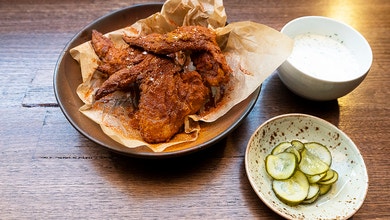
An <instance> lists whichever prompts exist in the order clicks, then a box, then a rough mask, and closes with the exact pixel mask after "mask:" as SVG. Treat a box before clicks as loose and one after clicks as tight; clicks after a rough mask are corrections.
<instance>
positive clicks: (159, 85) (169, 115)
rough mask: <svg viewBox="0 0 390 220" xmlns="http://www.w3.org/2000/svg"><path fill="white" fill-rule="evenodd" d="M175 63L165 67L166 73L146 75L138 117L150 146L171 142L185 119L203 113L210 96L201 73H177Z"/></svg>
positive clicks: (141, 129) (143, 136)
mask: <svg viewBox="0 0 390 220" xmlns="http://www.w3.org/2000/svg"><path fill="white" fill-rule="evenodd" d="M171 64H172V63H171ZM171 64H167V65H161V66H160V68H163V72H160V71H152V72H150V74H143V75H142V76H143V77H144V78H143V79H141V81H142V83H141V84H140V90H141V95H140V101H139V105H138V107H139V111H138V112H137V114H136V117H137V119H138V123H139V131H140V133H141V136H142V138H143V139H144V140H145V141H146V142H148V143H160V142H165V141H169V140H170V139H171V138H172V137H173V136H174V135H175V134H176V133H178V132H179V131H180V129H181V128H182V126H183V124H184V120H185V117H186V116H187V115H190V114H194V113H196V112H198V111H199V109H200V108H201V107H202V106H203V105H204V103H205V101H206V98H207V97H208V94H209V90H208V88H207V87H206V86H205V85H204V84H203V83H202V78H201V76H200V75H199V73H197V72H195V71H193V72H185V73H179V72H174V71H171V69H172V67H171Z"/></svg>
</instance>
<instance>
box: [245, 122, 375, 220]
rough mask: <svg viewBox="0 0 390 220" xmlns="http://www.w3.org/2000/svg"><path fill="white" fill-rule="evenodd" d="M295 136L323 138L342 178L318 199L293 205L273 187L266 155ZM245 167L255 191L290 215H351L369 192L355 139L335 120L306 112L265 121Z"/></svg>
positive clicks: (252, 140)
mask: <svg viewBox="0 0 390 220" xmlns="http://www.w3.org/2000/svg"><path fill="white" fill-rule="evenodd" d="M294 139H298V140H301V141H302V142H311V141H315V142H319V143H322V144H323V145H325V146H326V147H328V149H329V150H330V152H331V155H332V164H331V168H332V169H334V170H336V171H337V172H338V174H339V178H338V180H337V182H336V183H334V185H333V186H332V188H331V190H330V191H329V192H328V193H327V194H325V195H322V196H320V197H319V198H318V199H317V200H316V201H315V202H314V203H311V204H302V205H297V206H289V205H286V204H284V203H283V202H281V201H280V200H279V199H278V198H277V197H276V196H275V194H274V192H273V190H272V178H271V177H270V176H269V175H268V174H267V172H266V170H265V157H266V156H267V155H268V154H270V153H271V151H272V149H273V148H274V147H275V146H276V145H277V144H278V143H280V142H284V141H291V140H294ZM245 169H246V174H247V176H248V179H249V182H250V184H251V186H252V188H253V189H254V191H255V193H256V194H257V195H258V196H259V197H260V199H261V200H262V201H263V202H264V203H265V204H266V205H267V206H268V207H269V208H270V209H272V210H274V211H275V212H276V213H278V214H279V215H281V216H283V217H285V218H288V219H347V218H349V217H351V216H352V215H353V214H354V213H355V212H357V211H358V210H359V208H360V207H361V205H362V204H363V201H364V199H365V197H366V195H367V189H368V174H367V169H366V166H365V163H364V160H363V157H362V155H361V154H360V152H359V150H358V148H357V147H356V145H355V144H354V143H353V141H352V140H351V139H350V138H349V137H348V136H347V135H346V134H345V133H344V132H342V131H341V130H339V129H338V128H337V127H336V126H334V125H332V124H331V123H329V122H327V121H325V120H323V119H320V118H317V117H314V116H310V115H305V114H285V115H280V116H277V117H274V118H272V119H269V120H268V121H266V122H264V123H263V124H262V125H261V126H260V127H259V128H258V129H257V130H256V131H255V132H254V134H253V135H252V137H251V138H250V140H249V143H248V146H247V149H246V153H245Z"/></svg>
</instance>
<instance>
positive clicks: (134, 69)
mask: <svg viewBox="0 0 390 220" xmlns="http://www.w3.org/2000/svg"><path fill="white" fill-rule="evenodd" d="M154 58H155V56H154V55H151V54H149V55H148V56H146V57H145V58H144V59H143V60H142V61H141V62H140V63H138V64H136V65H133V66H129V67H125V68H123V69H120V70H119V71H116V72H115V73H114V74H112V75H111V76H110V77H108V79H107V80H106V81H104V82H103V84H102V85H101V86H100V88H99V89H98V90H97V91H96V93H95V100H99V99H101V98H102V97H104V96H106V95H108V94H110V93H113V92H115V91H117V90H124V89H126V87H128V86H129V85H130V84H132V83H134V82H135V81H136V80H137V77H138V76H139V75H140V74H141V73H147V72H150V71H155V70H156V68H157V67H156V64H155V65H150V64H151V63H153V62H152V60H153V59H154Z"/></svg>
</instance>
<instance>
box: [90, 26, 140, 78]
mask: <svg viewBox="0 0 390 220" xmlns="http://www.w3.org/2000/svg"><path fill="white" fill-rule="evenodd" d="M91 44H92V47H93V49H94V50H95V53H96V55H97V56H98V57H99V59H100V62H99V66H98V68H97V69H98V70H99V71H101V72H103V73H106V74H108V75H112V74H114V73H115V72H117V71H119V70H121V69H123V68H126V67H130V66H133V65H135V64H137V63H139V62H141V61H142V60H143V59H144V58H145V53H143V50H140V49H137V48H133V47H123V48H118V47H115V45H114V43H113V42H112V41H111V40H110V39H109V38H108V37H105V36H104V35H103V34H102V33H100V32H98V31H96V30H92V40H91Z"/></svg>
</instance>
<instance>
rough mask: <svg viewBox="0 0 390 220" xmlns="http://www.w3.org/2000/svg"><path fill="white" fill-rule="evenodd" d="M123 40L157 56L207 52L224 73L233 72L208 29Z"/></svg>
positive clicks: (189, 28) (192, 28)
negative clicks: (186, 51) (187, 51)
mask: <svg viewBox="0 0 390 220" xmlns="http://www.w3.org/2000/svg"><path fill="white" fill-rule="evenodd" d="M123 39H124V41H125V42H126V43H128V44H129V45H131V46H137V47H141V48H143V49H144V50H146V51H150V52H153V53H157V54H172V53H176V52H178V51H183V50H191V51H207V52H209V53H210V54H211V55H212V57H213V59H214V60H216V62H217V63H218V64H219V65H220V68H221V69H222V70H223V71H224V72H226V73H231V72H232V70H231V69H230V67H229V65H228V64H227V62H226V59H225V56H224V55H223V54H222V51H221V49H220V48H219V46H218V44H217V41H216V34H215V33H214V32H213V31H212V30H210V29H208V28H206V27H202V26H182V27H178V28H177V29H175V30H173V31H172V32H169V33H166V34H157V33H153V34H149V35H146V36H140V37H130V36H124V37H123Z"/></svg>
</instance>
